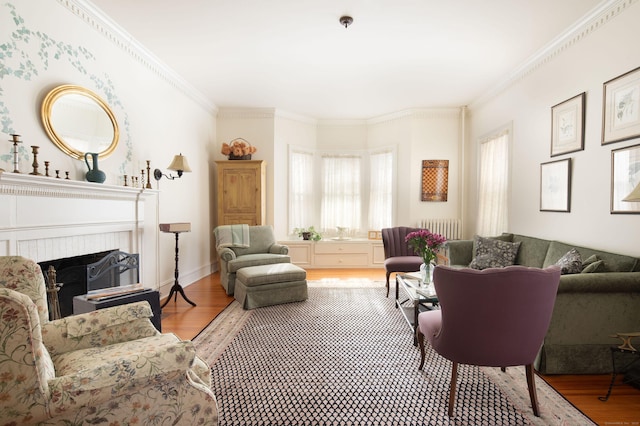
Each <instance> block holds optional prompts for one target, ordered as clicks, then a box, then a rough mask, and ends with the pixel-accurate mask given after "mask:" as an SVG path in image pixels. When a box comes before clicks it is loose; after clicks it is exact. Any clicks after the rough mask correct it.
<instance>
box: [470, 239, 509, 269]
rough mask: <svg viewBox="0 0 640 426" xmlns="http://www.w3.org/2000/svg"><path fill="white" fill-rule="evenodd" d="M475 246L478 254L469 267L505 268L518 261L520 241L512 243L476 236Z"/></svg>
mask: <svg viewBox="0 0 640 426" xmlns="http://www.w3.org/2000/svg"><path fill="white" fill-rule="evenodd" d="M475 246H476V253H475V254H476V256H475V257H474V258H473V260H472V261H471V263H470V264H469V268H473V269H487V268H503V267H505V266H509V265H513V264H514V262H515V261H516V256H517V255H518V249H519V248H520V242H517V243H512V242H509V241H501V240H495V239H493V238H484V237H479V236H476V237H475Z"/></svg>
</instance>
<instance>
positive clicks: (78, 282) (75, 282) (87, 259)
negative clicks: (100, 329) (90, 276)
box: [38, 249, 118, 317]
mask: <svg viewBox="0 0 640 426" xmlns="http://www.w3.org/2000/svg"><path fill="white" fill-rule="evenodd" d="M117 250H118V249H113V250H107V251H102V252H98V253H89V254H83V255H80V256H73V257H65V258H62V259H53V260H47V261H44V262H39V263H38V264H39V265H40V268H41V269H42V274H43V275H44V279H45V282H47V271H48V270H49V266H53V267H54V268H55V270H56V281H57V283H59V284H62V286H61V287H60V291H58V301H59V304H60V315H61V316H62V317H67V316H69V315H73V298H74V297H75V296H80V295H83V294H87V265H90V264H92V263H96V262H98V261H100V260H101V259H103V258H104V257H105V256H106V255H108V254H109V253H111V252H113V251H117Z"/></svg>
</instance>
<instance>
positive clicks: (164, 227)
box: [160, 222, 196, 308]
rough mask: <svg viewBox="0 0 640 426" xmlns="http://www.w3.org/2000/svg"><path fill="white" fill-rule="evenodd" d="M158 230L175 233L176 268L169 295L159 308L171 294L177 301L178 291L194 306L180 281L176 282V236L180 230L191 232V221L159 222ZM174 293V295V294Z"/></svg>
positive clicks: (167, 301) (168, 299) (177, 273)
mask: <svg viewBox="0 0 640 426" xmlns="http://www.w3.org/2000/svg"><path fill="white" fill-rule="evenodd" d="M160 230H161V231H162V232H171V233H173V234H175V235H176V268H175V271H174V274H173V276H174V277H175V279H174V282H173V286H172V287H171V291H170V292H169V297H167V300H165V302H164V303H163V304H162V306H161V308H164V307H165V305H166V304H167V303H169V301H170V300H171V296H174V299H173V301H174V302H177V301H178V293H180V295H181V296H182V298H183V299H184V300H186V301H187V303H189V304H190V305H192V306H196V304H195V303H193V302H192V301H191V300H189V298H188V297H187V295H186V294H184V289H183V288H182V286H181V285H180V283H179V282H178V275H179V272H178V236H179V235H180V233H181V232H191V223H188V222H187V223H184V222H182V223H161V224H160ZM174 294H175V295H174Z"/></svg>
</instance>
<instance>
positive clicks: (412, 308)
mask: <svg viewBox="0 0 640 426" xmlns="http://www.w3.org/2000/svg"><path fill="white" fill-rule="evenodd" d="M400 289H401V290H402V293H403V295H404V296H405V297H406V299H404V300H400V298H399V295H400ZM396 308H398V309H400V313H402V316H403V317H404V319H405V320H406V321H407V324H409V327H411V330H412V331H413V345H414V346H417V345H418V339H417V336H416V329H417V328H418V314H419V313H420V312H424V311H430V310H433V309H438V308H439V305H438V296H437V295H436V289H435V287H434V285H433V283H430V284H424V282H423V281H422V280H421V279H420V278H419V273H416V274H412V273H407V274H396Z"/></svg>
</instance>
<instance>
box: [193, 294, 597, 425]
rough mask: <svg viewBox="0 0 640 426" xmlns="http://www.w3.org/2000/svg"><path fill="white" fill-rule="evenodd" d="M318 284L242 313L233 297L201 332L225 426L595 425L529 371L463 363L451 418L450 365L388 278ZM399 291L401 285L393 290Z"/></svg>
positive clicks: (198, 340)
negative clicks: (399, 303)
mask: <svg viewBox="0 0 640 426" xmlns="http://www.w3.org/2000/svg"><path fill="white" fill-rule="evenodd" d="M339 284H340V282H333V283H332V282H310V283H309V300H307V301H306V302H300V303H290V304H285V305H279V306H272V307H266V308H260V309H255V310H252V311H244V310H243V309H242V308H241V307H240V306H239V304H238V303H237V302H233V303H232V304H231V305H230V306H229V307H228V308H227V309H226V310H225V311H223V312H222V313H221V314H220V315H219V316H218V317H217V318H216V319H215V320H214V321H213V322H212V323H211V324H210V325H209V326H207V328H205V330H203V331H202V333H200V334H199V335H198V336H197V337H196V338H195V339H194V342H195V344H196V347H197V350H198V354H199V355H200V356H201V357H202V358H204V359H205V360H206V361H207V362H208V363H209V365H210V366H211V370H212V377H213V386H212V387H213V391H214V393H215V394H216V397H217V400H218V406H219V409H220V425H221V426H230V425H237V426H240V425H243V426H244V425H256V426H258V425H291V426H294V425H588V424H593V423H592V422H591V421H590V420H589V419H588V418H587V417H585V416H584V415H582V413H580V412H579V411H578V410H577V409H575V408H574V407H573V406H572V405H571V404H569V403H568V402H567V401H566V400H565V399H564V398H562V396H561V395H559V394H558V393H557V392H556V391H555V390H554V389H553V388H551V387H550V386H548V385H547V384H546V383H545V382H544V381H543V380H541V379H537V380H536V385H537V389H538V398H539V403H540V411H541V417H539V418H537V417H535V416H534V415H533V412H532V411H531V407H530V400H529V396H528V392H527V386H526V379H525V378H524V368H523V367H518V368H515V367H514V368H508V369H507V372H506V373H502V372H501V371H500V369H499V368H495V369H494V368H484V367H483V368H480V367H474V366H466V365H461V366H460V368H459V372H458V395H457V401H456V407H455V418H454V419H450V418H449V417H447V414H446V413H447V404H448V394H449V379H450V374H451V370H450V363H449V362H448V361H447V360H445V359H443V358H442V357H440V356H439V355H438V354H436V353H435V352H434V351H432V350H431V349H430V347H429V346H428V345H427V359H426V361H425V369H424V371H419V370H418V364H419V361H420V351H419V349H418V348H417V347H415V346H413V339H412V333H411V330H410V329H409V327H408V325H407V323H406V322H405V321H404V319H403V318H402V316H401V314H400V313H399V312H398V311H397V310H396V309H395V307H394V298H393V295H390V297H389V298H385V297H384V295H385V291H384V284H380V283H375V284H374V285H365V284H363V283H360V284H359V285H347V286H341V287H339V288H338V287H335V286H336V285H339ZM392 293H393V290H392Z"/></svg>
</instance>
